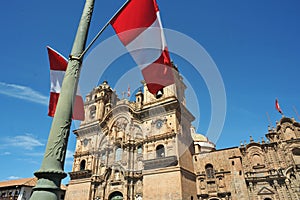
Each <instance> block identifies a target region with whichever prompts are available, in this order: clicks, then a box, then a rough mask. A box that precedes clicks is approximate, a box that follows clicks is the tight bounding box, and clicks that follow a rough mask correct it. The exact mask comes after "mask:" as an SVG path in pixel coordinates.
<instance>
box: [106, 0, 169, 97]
mask: <svg viewBox="0 0 300 200" xmlns="http://www.w3.org/2000/svg"><path fill="white" fill-rule="evenodd" d="M110 24H111V25H112V27H113V28H114V30H115V32H116V33H117V35H118V37H119V39H120V40H121V42H122V43H123V44H124V46H125V47H126V48H127V50H128V51H129V53H130V54H131V56H132V57H133V59H134V61H135V62H136V63H137V65H138V66H139V68H140V69H141V70H142V74H143V77H144V79H145V81H146V84H147V87H148V90H149V92H151V93H152V94H154V95H157V94H158V93H159V92H161V91H162V89H163V88H164V87H166V86H168V85H171V84H173V83H174V76H173V70H174V68H173V67H172V63H171V60H170V56H169V52H168V48H167V44H166V40H165V36H164V33H163V28H162V23H161V19H160V15H159V9H158V6H157V3H156V1H155V0H131V1H130V2H129V3H128V4H127V5H126V6H125V7H124V8H123V9H122V10H121V12H119V13H118V14H117V15H116V16H115V17H114V18H113V19H112V20H111V22H110Z"/></svg>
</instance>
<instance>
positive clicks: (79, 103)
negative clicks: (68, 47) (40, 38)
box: [47, 47, 84, 121]
mask: <svg viewBox="0 0 300 200" xmlns="http://www.w3.org/2000/svg"><path fill="white" fill-rule="evenodd" d="M47 50H48V57H49V62H50V80H51V88H50V100H49V108H48V115H49V116H51V117H53V116H54V114H55V110H56V105H57V101H58V98H59V94H60V91H61V86H62V82H63V79H64V76H65V72H66V69H67V65H68V61H67V59H66V58H65V57H63V56H62V55H61V54H59V53H58V52H57V51H55V50H54V49H52V48H51V47H47ZM83 105H84V104H83V99H82V97H81V95H80V94H79V90H78V89H77V93H76V97H75V102H74V106H73V119H75V120H82V121H83V120H84V106H83Z"/></svg>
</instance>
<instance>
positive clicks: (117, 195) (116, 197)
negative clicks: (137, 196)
mask: <svg viewBox="0 0 300 200" xmlns="http://www.w3.org/2000/svg"><path fill="white" fill-rule="evenodd" d="M108 199H109V200H123V194H122V193H121V192H113V193H111V194H110V195H109V198H108Z"/></svg>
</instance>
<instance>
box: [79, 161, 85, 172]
mask: <svg viewBox="0 0 300 200" xmlns="http://www.w3.org/2000/svg"><path fill="white" fill-rule="evenodd" d="M85 163H86V162H85V160H82V161H81V162H80V171H83V170H85Z"/></svg>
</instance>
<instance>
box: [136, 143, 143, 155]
mask: <svg viewBox="0 0 300 200" xmlns="http://www.w3.org/2000/svg"><path fill="white" fill-rule="evenodd" d="M137 153H138V154H142V153H143V148H142V145H140V146H138V148H137Z"/></svg>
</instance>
